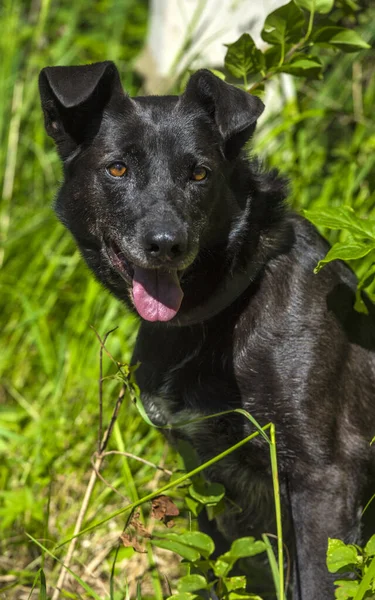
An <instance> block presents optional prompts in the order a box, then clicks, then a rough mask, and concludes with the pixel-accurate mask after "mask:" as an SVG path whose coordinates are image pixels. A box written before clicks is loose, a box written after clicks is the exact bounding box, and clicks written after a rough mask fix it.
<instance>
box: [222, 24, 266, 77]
mask: <svg viewBox="0 0 375 600" xmlns="http://www.w3.org/2000/svg"><path fill="white" fill-rule="evenodd" d="M225 45H226V46H227V48H228V50H227V53H226V56H225V62H224V64H225V68H226V69H227V70H228V71H229V73H231V75H233V76H234V77H237V79H243V78H246V76H247V75H248V74H249V73H259V71H262V70H263V69H264V67H265V60H264V56H263V53H262V52H261V51H260V50H259V49H258V48H257V47H256V45H255V43H254V40H253V38H252V37H251V36H250V35H249V34H248V33H243V34H242V35H241V37H240V38H239V39H238V40H237V41H236V42H234V43H233V44H225Z"/></svg>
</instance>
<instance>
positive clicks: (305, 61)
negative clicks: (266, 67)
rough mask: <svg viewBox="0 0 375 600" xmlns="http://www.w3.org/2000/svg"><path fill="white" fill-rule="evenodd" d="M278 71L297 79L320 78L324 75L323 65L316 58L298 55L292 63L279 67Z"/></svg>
mask: <svg viewBox="0 0 375 600" xmlns="http://www.w3.org/2000/svg"><path fill="white" fill-rule="evenodd" d="M277 71H278V72H281V73H290V74H291V75H294V76H296V77H310V78H319V76H320V75H321V73H322V63H321V62H320V60H319V59H318V58H317V57H315V56H314V57H313V56H306V55H305V54H296V55H294V56H293V58H292V60H291V61H290V62H288V63H285V64H283V65H281V67H278V69H277Z"/></svg>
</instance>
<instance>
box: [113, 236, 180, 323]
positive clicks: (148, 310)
mask: <svg viewBox="0 0 375 600" xmlns="http://www.w3.org/2000/svg"><path fill="white" fill-rule="evenodd" d="M106 248H107V254H108V257H109V259H110V261H111V263H112V266H113V267H114V268H115V270H116V271H117V272H118V273H119V274H120V275H121V277H122V278H123V279H124V280H125V282H126V283H127V284H128V285H129V287H131V293H132V299H133V304H134V306H135V308H136V310H137V312H138V314H139V315H140V316H141V317H142V318H143V319H145V320H146V321H153V322H154V321H170V320H171V319H173V317H175V316H176V314H177V313H178V311H179V309H180V306H181V302H182V298H183V295H184V294H183V291H182V289H181V285H180V279H181V276H182V273H183V271H178V270H177V269H163V268H161V267H159V268H155V269H147V268H144V267H140V266H138V265H136V264H134V263H131V262H130V261H129V260H128V259H127V257H125V256H124V253H123V251H122V250H121V249H120V247H119V246H118V245H117V243H116V242H115V241H113V240H110V241H106Z"/></svg>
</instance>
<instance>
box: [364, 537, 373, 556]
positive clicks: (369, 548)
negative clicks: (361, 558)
mask: <svg viewBox="0 0 375 600" xmlns="http://www.w3.org/2000/svg"><path fill="white" fill-rule="evenodd" d="M365 553H366V554H367V556H375V535H373V536H371V537H370V539H369V541H368V542H367V544H366V546H365Z"/></svg>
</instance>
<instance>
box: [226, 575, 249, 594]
mask: <svg viewBox="0 0 375 600" xmlns="http://www.w3.org/2000/svg"><path fill="white" fill-rule="evenodd" d="M222 583H223V585H224V586H225V590H226V591H227V592H233V591H234V590H244V589H245V588H246V577H245V576H244V575H240V576H237V577H224V579H223V580H222Z"/></svg>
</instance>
